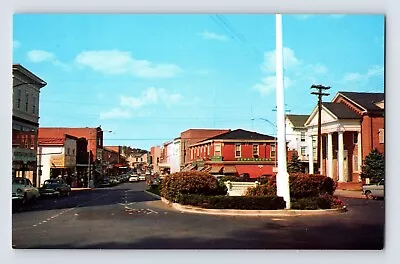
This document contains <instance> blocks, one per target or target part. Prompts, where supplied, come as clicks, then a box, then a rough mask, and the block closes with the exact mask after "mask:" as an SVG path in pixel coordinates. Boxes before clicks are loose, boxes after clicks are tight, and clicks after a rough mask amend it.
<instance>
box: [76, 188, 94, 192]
mask: <svg viewBox="0 0 400 264" xmlns="http://www.w3.org/2000/svg"><path fill="white" fill-rule="evenodd" d="M93 190H96V188H83V189H71V192H84V191H93Z"/></svg>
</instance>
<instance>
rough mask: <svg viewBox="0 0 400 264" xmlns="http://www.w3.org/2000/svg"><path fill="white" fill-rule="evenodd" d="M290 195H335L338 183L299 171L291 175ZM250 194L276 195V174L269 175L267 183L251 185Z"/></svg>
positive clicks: (302, 196)
mask: <svg viewBox="0 0 400 264" xmlns="http://www.w3.org/2000/svg"><path fill="white" fill-rule="evenodd" d="M289 186H290V196H291V197H293V198H297V199H300V198H305V197H316V196H319V195H321V194H329V195H333V193H334V192H335V189H336V183H335V182H334V181H333V179H331V178H329V177H326V176H322V175H317V174H304V173H297V174H291V175H290V176H289ZM246 195H248V196H263V195H276V176H271V177H268V181H267V183H266V184H263V185H258V186H256V187H251V188H249V189H248V190H247V192H246Z"/></svg>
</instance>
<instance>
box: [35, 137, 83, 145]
mask: <svg viewBox="0 0 400 264" xmlns="http://www.w3.org/2000/svg"><path fill="white" fill-rule="evenodd" d="M67 138H70V139H74V140H78V138H76V137H74V136H71V135H68V134H64V137H49V138H40V137H39V138H38V145H41V146H64V144H65V140H66V139H67Z"/></svg>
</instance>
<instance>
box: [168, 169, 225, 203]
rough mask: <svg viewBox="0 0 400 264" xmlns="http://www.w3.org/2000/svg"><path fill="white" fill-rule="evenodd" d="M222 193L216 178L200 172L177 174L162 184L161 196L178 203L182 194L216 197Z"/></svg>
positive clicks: (169, 176) (171, 175)
mask: <svg viewBox="0 0 400 264" xmlns="http://www.w3.org/2000/svg"><path fill="white" fill-rule="evenodd" d="M221 191H222V190H221V187H219V185H218V181H217V179H216V178H215V177H214V176H211V175H210V174H208V173H205V172H200V171H187V172H176V173H173V174H170V175H168V176H167V177H165V178H164V180H163V181H162V183H161V196H163V197H164V198H166V199H168V200H170V201H176V199H177V197H178V196H179V195H181V194H203V195H215V194H218V193H220V192H221Z"/></svg>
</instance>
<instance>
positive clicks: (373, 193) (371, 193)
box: [362, 179, 385, 199]
mask: <svg viewBox="0 0 400 264" xmlns="http://www.w3.org/2000/svg"><path fill="white" fill-rule="evenodd" d="M362 193H363V194H364V195H365V197H366V198H367V199H376V198H384V197H385V180H384V179H382V180H380V181H379V182H378V183H376V184H368V185H363V187H362Z"/></svg>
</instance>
